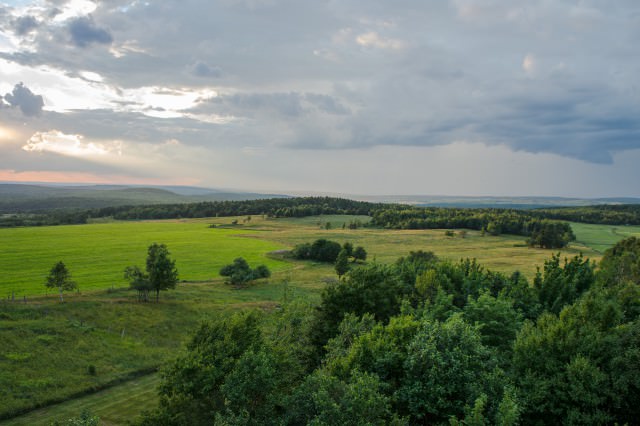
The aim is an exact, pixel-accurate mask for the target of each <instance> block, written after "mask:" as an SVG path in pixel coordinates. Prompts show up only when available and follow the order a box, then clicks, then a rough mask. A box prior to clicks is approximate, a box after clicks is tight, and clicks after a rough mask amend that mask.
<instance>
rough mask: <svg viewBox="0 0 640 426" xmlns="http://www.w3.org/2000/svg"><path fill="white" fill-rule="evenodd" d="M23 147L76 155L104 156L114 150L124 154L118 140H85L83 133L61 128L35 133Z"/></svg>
mask: <svg viewBox="0 0 640 426" xmlns="http://www.w3.org/2000/svg"><path fill="white" fill-rule="evenodd" d="M22 149H23V150H24V151H28V152H53V153H56V154H62V155H70V156H74V157H93V156H102V155H107V154H109V153H112V152H116V153H119V154H122V146H121V144H120V143H118V142H112V143H110V144H104V143H98V142H92V141H89V142H85V140H84V136H82V135H73V134H72V135H68V134H65V133H62V132H61V131H59V130H50V131H47V132H36V133H34V134H33V136H31V138H29V140H28V141H27V143H26V144H25V145H24V146H23V147H22Z"/></svg>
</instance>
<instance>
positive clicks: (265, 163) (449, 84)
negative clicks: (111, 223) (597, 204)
mask: <svg viewBox="0 0 640 426" xmlns="http://www.w3.org/2000/svg"><path fill="white" fill-rule="evenodd" d="M639 46H640V2H638V1H637V0H618V1H615V2H603V1H600V0H598V1H595V0H594V1H590V0H584V1H578V0H575V1H567V0H541V1H531V0H528V1H520V0H482V1H480V0H437V1H436V0H397V1H393V2H391V1H379V0H316V1H300V0H182V1H159V0H156V1H151V0H150V1H130V0H129V1H121V0H107V1H90V0H49V1H43V0H35V1H34V0H17V1H7V0H4V1H3V0H0V181H24V182H74V183H118V184H148V185H191V186H202V187H211V188H234V189H239V190H250V191H259V192H280V193H283V192H285V193H286V192H298V193H299V192H315V193H318V192H327V193H342V194H361V195H408V194H415V195H478V196H480V195H482V196H488V195H495V196H568V197H620V196H632V197H640V185H638V183H639V182H640V167H638V165H639V164H640V88H639V84H640V81H639V76H640V51H639Z"/></svg>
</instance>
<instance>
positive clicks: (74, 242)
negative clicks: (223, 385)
mask: <svg viewBox="0 0 640 426" xmlns="http://www.w3.org/2000/svg"><path fill="white" fill-rule="evenodd" d="M209 223H211V221H207V222H205V221H155V222H154V221H151V222H112V223H100V224H90V225H71V226H48V227H38V228H13V229H0V271H2V278H0V297H3V298H6V297H8V296H9V295H10V294H11V293H12V292H15V296H16V297H19V298H22V297H23V295H27V296H29V295H34V294H44V293H45V292H46V290H47V289H46V288H45V286H44V281H45V277H46V276H47V274H48V273H49V270H50V269H51V267H52V266H53V265H54V263H56V262H57V261H59V260H62V261H63V262H64V263H65V264H66V266H67V268H68V269H69V271H70V272H71V275H72V279H73V280H74V281H76V282H77V283H78V287H79V289H80V291H85V290H92V289H106V288H111V287H114V288H119V287H126V286H128V283H127V282H126V281H125V280H124V278H123V271H124V269H125V268H126V267H127V266H129V265H138V266H140V267H141V268H144V262H145V259H146V255H147V248H148V246H149V245H150V244H152V243H154V242H157V243H164V244H166V245H167V247H168V249H169V251H170V253H171V258H172V259H174V260H175V261H176V267H177V268H178V272H179V278H180V280H183V281H207V280H211V279H212V278H215V277H217V276H218V271H219V270H220V268H221V267H222V266H224V265H225V264H228V263H231V261H233V259H234V258H236V257H238V256H242V257H244V258H245V259H247V261H248V262H249V264H251V265H252V266H255V265H256V264H260V263H263V264H266V265H267V266H268V267H269V268H270V269H272V270H278V269H281V268H286V267H287V264H286V263H284V262H281V261H278V260H274V259H270V258H268V257H267V256H266V253H268V252H270V251H273V250H277V249H281V248H283V247H282V246H281V245H278V244H276V243H274V242H271V241H267V240H261V239H255V238H246V237H245V234H246V232H242V231H239V230H236V229H230V228H209Z"/></svg>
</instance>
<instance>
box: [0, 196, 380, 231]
mask: <svg viewBox="0 0 640 426" xmlns="http://www.w3.org/2000/svg"><path fill="white" fill-rule="evenodd" d="M383 206H384V205H383V204H374V203H368V202H364V201H354V200H348V199H344V198H332V197H297V198H269V199H261V200H244V201H211V202H200V203H191V204H155V205H142V206H114V207H104V208H99V209H90V210H56V211H51V212H36V213H28V214H27V213H25V214H13V215H5V216H0V227H15V226H51V225H70V224H84V223H87V221H88V220H89V219H95V218H105V217H111V218H114V219H117V220H149V219H180V218H202V217H216V216H249V215H265V216H268V217H306V216H317V215H363V216H367V215H370V214H371V213H372V212H373V211H374V210H376V209H380V208H382V207H383Z"/></svg>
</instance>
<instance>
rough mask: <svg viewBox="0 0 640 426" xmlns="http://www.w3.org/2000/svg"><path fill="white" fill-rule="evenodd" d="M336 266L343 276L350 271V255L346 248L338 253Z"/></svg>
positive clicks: (339, 274)
mask: <svg viewBox="0 0 640 426" xmlns="http://www.w3.org/2000/svg"><path fill="white" fill-rule="evenodd" d="M335 268H336V272H337V274H338V276H339V277H341V276H343V275H344V274H346V273H347V271H349V255H348V254H347V250H346V249H342V250H340V253H338V258H337V259H336V265H335Z"/></svg>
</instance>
